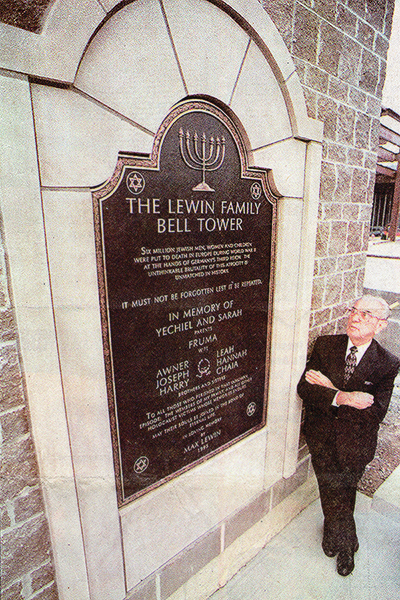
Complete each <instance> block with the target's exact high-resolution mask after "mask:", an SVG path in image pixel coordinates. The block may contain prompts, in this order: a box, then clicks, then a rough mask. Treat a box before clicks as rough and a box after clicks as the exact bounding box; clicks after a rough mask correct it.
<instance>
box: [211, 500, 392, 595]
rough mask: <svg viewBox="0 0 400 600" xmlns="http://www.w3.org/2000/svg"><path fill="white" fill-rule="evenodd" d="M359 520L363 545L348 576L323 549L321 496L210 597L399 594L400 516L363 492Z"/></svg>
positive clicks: (359, 507) (361, 543) (359, 530)
mask: <svg viewBox="0 0 400 600" xmlns="http://www.w3.org/2000/svg"><path fill="white" fill-rule="evenodd" d="M356 520H357V530H358V537H359V540H360V549H359V551H358V552H357V554H356V567H355V570H354V571H353V573H352V574H351V575H349V576H348V577H341V576H340V575H338V574H337V573H336V569H335V566H336V559H335V558H327V557H326V556H325V555H324V553H323V552H322V549H321V545H320V543H321V532H322V516H321V510H320V505H319V500H317V501H315V502H313V503H312V504H311V505H310V506H309V507H308V508H307V509H306V510H304V511H303V512H302V513H301V514H300V515H299V516H298V517H296V518H295V519H294V520H293V521H292V522H291V523H290V524H289V525H288V526H287V527H286V528H285V529H284V530H283V531H282V532H281V533H280V534H278V535H277V536H276V537H275V538H273V539H272V540H271V541H270V542H269V543H268V544H267V546H266V547H265V548H264V549H263V550H262V551H261V552H259V553H258V555H257V556H256V557H255V558H254V559H253V560H252V561H251V562H249V563H248V564H247V565H246V566H245V567H243V569H241V571H239V573H238V574H237V575H235V577H234V578H233V579H232V580H231V581H230V582H228V583H227V584H226V586H225V587H223V588H221V589H220V590H218V591H217V592H215V593H214V594H213V595H212V596H211V597H210V599H209V600H398V599H399V598H400V522H395V521H393V520H391V519H388V518H387V517H385V516H383V515H382V514H380V513H378V512H376V511H375V510H373V509H372V508H371V499H370V498H368V497H367V496H364V495H363V494H358V497H357V507H356Z"/></svg>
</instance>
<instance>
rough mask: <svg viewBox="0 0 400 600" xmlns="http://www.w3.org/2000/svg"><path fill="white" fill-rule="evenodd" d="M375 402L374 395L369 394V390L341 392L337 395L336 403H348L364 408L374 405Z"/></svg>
mask: <svg viewBox="0 0 400 600" xmlns="http://www.w3.org/2000/svg"><path fill="white" fill-rule="evenodd" d="M373 403H374V397H373V396H371V394H367V392H339V393H338V394H337V395H336V404H337V405H338V406H340V405H341V404H347V406H352V407H353V408H358V409H359V410H363V409H364V408H369V407H370V406H372V405H373Z"/></svg>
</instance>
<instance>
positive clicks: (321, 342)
mask: <svg viewBox="0 0 400 600" xmlns="http://www.w3.org/2000/svg"><path fill="white" fill-rule="evenodd" d="M389 312H390V309H389V306H388V305H387V303H386V302H385V300H383V299H382V298H377V297H374V296H363V297H362V298H360V299H359V300H357V301H356V302H355V303H354V305H353V306H352V308H350V309H349V311H348V321H347V329H346V333H347V335H327V336H321V337H319V338H318V339H317V340H316V342H315V346H314V349H313V351H312V354H311V357H310V359H309V361H308V362H307V365H306V369H305V371H304V373H303V375H302V377H301V380H300V382H299V385H298V388H297V390H298V393H299V395H300V397H301V398H302V399H303V401H304V406H305V423H304V426H305V435H306V440H307V444H308V447H309V450H310V453H311V459H312V463H313V467H314V470H315V474H316V476H317V480H318V486H319V491H320V499H321V506H322V511H323V514H324V533H323V540H322V548H323V551H324V552H325V554H326V555H327V556H330V557H333V556H336V555H337V571H338V573H339V574H340V575H343V576H346V575H349V574H350V573H351V572H352V571H353V569H354V553H355V552H356V551H357V550H358V539H357V534H356V525H355V521H354V506H355V500H356V489H357V483H358V481H359V479H360V478H361V476H362V474H363V471H364V469H365V467H366V465H367V464H368V463H369V462H370V461H371V460H372V458H373V456H374V453H375V449H376V443H377V436H378V429H379V424H380V422H381V421H382V419H383V418H384V416H385V414H386V411H387V408H388V405H389V401H390V397H391V394H392V390H393V382H394V379H395V377H396V375H397V373H398V370H399V367H400V361H399V360H398V359H397V358H396V357H395V356H393V355H392V354H390V352H388V351H387V350H384V349H383V348H382V346H380V345H379V344H378V342H377V341H376V340H374V339H373V338H374V336H375V335H376V334H377V333H379V332H380V331H381V330H382V329H384V328H385V327H386V326H387V318H388V316H389Z"/></svg>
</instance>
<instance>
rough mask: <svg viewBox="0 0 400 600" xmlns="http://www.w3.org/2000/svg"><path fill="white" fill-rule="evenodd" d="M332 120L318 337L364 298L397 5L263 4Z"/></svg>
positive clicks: (317, 293) (365, 0)
mask: <svg viewBox="0 0 400 600" xmlns="http://www.w3.org/2000/svg"><path fill="white" fill-rule="evenodd" d="M262 4H263V6H264V8H265V10H266V11H267V12H268V14H269V15H270V17H271V18H272V20H273V21H274V23H275V25H276V26H277V28H278V29H279V31H280V33H281V35H282V37H283V38H284V40H285V43H286V45H287V47H288V49H289V51H290V52H291V54H292V56H293V59H294V61H295V64H296V66H297V71H298V74H299V77H300V79H301V82H302V85H303V89H304V94H305V97H306V102H307V108H308V113H309V116H310V117H313V118H317V119H320V120H321V121H323V122H324V124H325V127H324V145H323V148H324V154H323V164H322V176H321V191H320V210H319V223H318V233H317V247H316V261H315V278H314V288H313V304H312V315H311V323H310V326H311V339H314V338H315V337H316V336H317V335H319V334H320V333H331V332H334V333H335V332H338V331H340V330H341V328H342V326H343V323H344V312H345V308H346V307H347V306H348V303H349V302H350V301H351V300H352V299H354V297H357V296H359V295H360V294H362V290H363V280H364V268H365V259H366V249H367V244H368V238H369V222H370V213H371V208H372V199H373V189H374V182H375V169H376V157H377V154H376V151H377V145H378V129H379V117H380V108H381V97H382V87H383V84H384V79H385V71H386V56H387V50H388V44H389V36H390V32H391V26H392V17H393V10H394V1H393V0H343V1H340V0H339V1H337V0H336V1H335V0H304V1H303V2H299V1H297V0H274V1H273V2H271V1H269V0H268V1H267V0H263V1H262Z"/></svg>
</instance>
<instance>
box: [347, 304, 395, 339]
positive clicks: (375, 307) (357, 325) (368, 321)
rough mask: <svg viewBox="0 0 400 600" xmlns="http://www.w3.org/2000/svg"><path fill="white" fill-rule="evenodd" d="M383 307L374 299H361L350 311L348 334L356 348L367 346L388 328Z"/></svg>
mask: <svg viewBox="0 0 400 600" xmlns="http://www.w3.org/2000/svg"><path fill="white" fill-rule="evenodd" d="M381 317H382V307H381V305H380V304H379V302H376V301H375V300H374V299H373V298H361V299H360V300H357V302H356V303H355V304H354V306H353V309H352V310H351V311H350V314H349V317H348V321H347V329H346V333H347V335H348V336H349V338H350V339H351V341H352V343H353V344H354V345H355V346H361V345H362V344H367V343H368V342H369V341H371V340H372V338H373V337H374V336H375V335H376V334H377V333H379V331H381V330H382V329H384V328H385V327H386V326H387V321H386V320H385V319H382V318H381Z"/></svg>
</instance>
